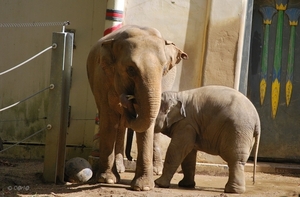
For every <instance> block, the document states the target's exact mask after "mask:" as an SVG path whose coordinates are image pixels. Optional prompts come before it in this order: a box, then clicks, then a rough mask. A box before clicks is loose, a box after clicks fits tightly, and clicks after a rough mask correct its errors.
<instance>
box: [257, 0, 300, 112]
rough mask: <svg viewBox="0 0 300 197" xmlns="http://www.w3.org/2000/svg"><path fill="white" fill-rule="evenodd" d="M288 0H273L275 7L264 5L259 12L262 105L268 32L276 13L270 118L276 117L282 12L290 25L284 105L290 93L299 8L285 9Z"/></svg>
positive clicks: (265, 83)
mask: <svg viewBox="0 0 300 197" xmlns="http://www.w3.org/2000/svg"><path fill="white" fill-rule="evenodd" d="M287 5H288V0H275V8H276V9H275V8H274V7H271V6H265V7H261V8H260V12H261V13H262V15H263V23H264V25H265V29H264V38H263V39H264V40H263V42H264V44H263V49H262V63H261V81H260V103H261V105H263V103H264V98H265V94H266V88H267V80H266V78H267V66H268V56H269V50H268V48H269V32H270V24H271V23H272V18H273V15H274V14H275V13H276V15H277V28H276V38H275V52H274V56H273V57H274V62H273V71H272V90H271V105H272V108H271V109H272V111H271V115H272V118H275V117H276V114H277V109H278V104H279V99H280V81H281V80H280V79H281V67H282V63H283V62H282V53H283V51H282V34H283V22H284V14H286V15H287V16H288V17H289V24H290V26H291V33H290V44H289V45H290V47H289V51H288V65H287V74H286V86H285V89H286V105H287V106H289V104H290V99H291V95H292V87H293V85H292V81H293V64H294V47H295V42H296V32H295V26H297V24H298V18H299V15H300V9H298V8H290V9H287Z"/></svg>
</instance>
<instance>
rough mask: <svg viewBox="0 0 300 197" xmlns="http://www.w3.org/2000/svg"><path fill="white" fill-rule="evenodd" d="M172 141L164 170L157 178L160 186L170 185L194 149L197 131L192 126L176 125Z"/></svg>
mask: <svg viewBox="0 0 300 197" xmlns="http://www.w3.org/2000/svg"><path fill="white" fill-rule="evenodd" d="M171 138H172V139H171V142H170V145H169V147H168V150H167V153H166V159H165V162H164V168H163V172H162V175H161V177H160V178H158V179H156V180H155V184H156V185H158V186H159V187H170V182H171V179H172V178H173V175H174V174H175V172H176V170H177V168H178V167H179V165H180V164H181V163H182V161H183V160H184V158H185V157H186V156H187V155H188V154H189V153H190V152H191V151H192V150H193V148H194V144H195V140H196V132H195V131H194V130H193V128H192V127H191V126H185V127H182V128H179V127H178V126H177V127H176V130H173V131H172V136H171Z"/></svg>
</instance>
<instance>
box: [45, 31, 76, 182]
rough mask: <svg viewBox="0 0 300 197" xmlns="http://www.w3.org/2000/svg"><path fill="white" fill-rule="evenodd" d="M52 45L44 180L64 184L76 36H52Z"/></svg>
mask: <svg viewBox="0 0 300 197" xmlns="http://www.w3.org/2000/svg"><path fill="white" fill-rule="evenodd" d="M52 41H53V43H55V44H56V45H57V46H56V48H54V49H53V50H52V58H51V71H50V83H51V84H54V88H53V89H52V90H51V91H50V92H49V105H48V121H49V125H50V126H49V128H51V129H49V130H48V131H47V132H46V142H45V143H46V145H45V158H44V172H43V176H44V180H45V181H46V182H52V183H56V181H57V180H58V181H60V182H64V166H65V148H66V133H67V127H68V110H69V93H70V87H71V67H72V56H73V34H71V33H65V32H58V33H53V36H52Z"/></svg>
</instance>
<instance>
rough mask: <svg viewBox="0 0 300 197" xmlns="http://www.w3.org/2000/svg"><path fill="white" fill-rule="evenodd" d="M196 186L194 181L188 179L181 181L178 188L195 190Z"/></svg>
mask: <svg viewBox="0 0 300 197" xmlns="http://www.w3.org/2000/svg"><path fill="white" fill-rule="evenodd" d="M195 185H196V183H195V181H194V180H187V179H184V178H183V179H182V180H181V181H179V183H178V186H179V187H185V188H194V187H195Z"/></svg>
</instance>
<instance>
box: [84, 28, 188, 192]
mask: <svg viewBox="0 0 300 197" xmlns="http://www.w3.org/2000/svg"><path fill="white" fill-rule="evenodd" d="M181 59H187V54H185V53H184V52H183V51H181V50H180V49H178V48H177V47H176V46H175V45H174V44H173V43H170V42H168V41H166V40H164V39H163V38H162V36H161V34H160V32H159V31H158V30H156V29H153V28H149V27H139V26H124V27H122V28H120V29H119V30H116V31H114V32H112V33H111V34H108V35H106V36H105V37H103V38H101V39H100V40H99V41H98V42H97V43H96V44H95V45H94V46H93V47H92V49H91V51H90V53H89V56H88V59H87V73H88V79H89V83H90V86H91V89H92V92H93V94H94V97H95V101H96V105H97V108H98V111H99V122H100V125H99V136H100V138H99V171H98V173H97V177H98V181H99V182H104V183H117V182H119V180H120V175H119V173H118V172H117V168H116V164H115V151H114V147H115V143H116V139H117V134H118V133H119V134H122V135H123V134H124V132H125V128H126V127H127V128H131V129H133V130H135V131H136V133H137V148H138V157H137V167H136V171H135V177H134V178H133V180H132V182H131V187H132V188H133V189H134V190H143V191H144V190H150V189H152V188H153V187H154V181H153V164H152V160H153V159H152V157H153V133H154V123H155V119H156V116H157V114H158V111H159V108H160V99H161V81H162V76H163V75H165V74H166V73H167V72H168V71H169V70H170V69H171V68H172V67H174V66H175V64H177V63H179V62H180V60H181ZM127 95H131V96H130V98H131V99H130V100H129V96H127ZM132 98H133V99H132ZM120 100H123V102H122V103H127V104H126V106H125V107H121V105H120ZM124 100H126V101H124ZM118 139H120V138H118Z"/></svg>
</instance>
